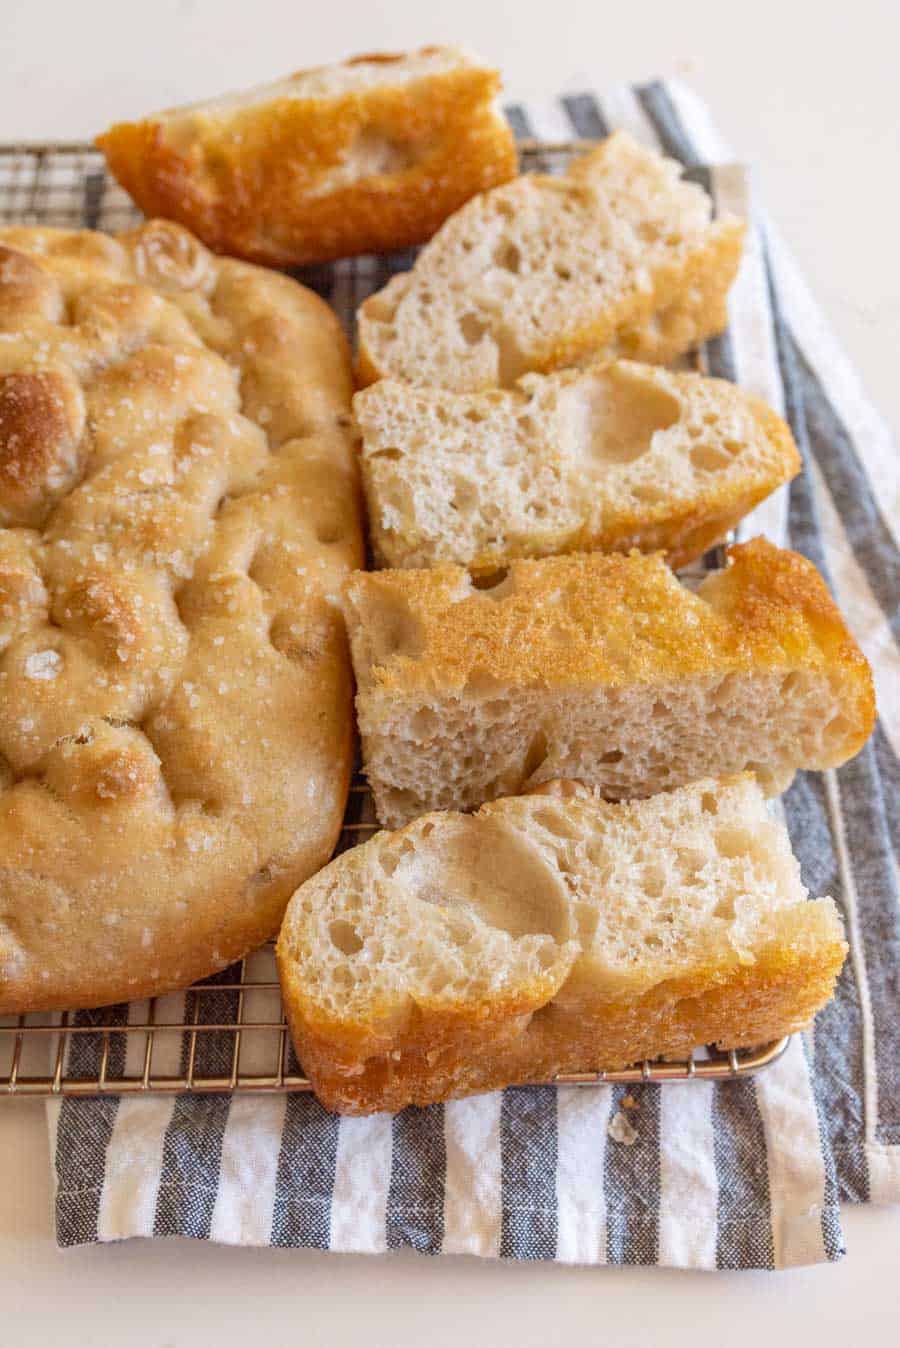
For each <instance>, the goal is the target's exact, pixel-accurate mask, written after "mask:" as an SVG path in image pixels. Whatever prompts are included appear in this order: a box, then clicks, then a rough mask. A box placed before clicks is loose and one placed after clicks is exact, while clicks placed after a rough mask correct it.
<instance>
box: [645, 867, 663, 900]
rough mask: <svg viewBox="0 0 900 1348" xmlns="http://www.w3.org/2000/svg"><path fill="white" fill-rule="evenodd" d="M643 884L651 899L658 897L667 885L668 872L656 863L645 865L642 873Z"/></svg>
mask: <svg viewBox="0 0 900 1348" xmlns="http://www.w3.org/2000/svg"><path fill="white" fill-rule="evenodd" d="M641 885H642V887H643V889H644V890H645V892H646V893H647V894H648V895H649V897H650V898H651V899H658V898H659V897H660V895H661V894H662V892H663V890H664V889H665V885H666V873H665V871H664V870H663V868H662V866H659V865H656V864H655V863H654V864H653V865H651V866H645V867H644V871H643V874H642V875H641Z"/></svg>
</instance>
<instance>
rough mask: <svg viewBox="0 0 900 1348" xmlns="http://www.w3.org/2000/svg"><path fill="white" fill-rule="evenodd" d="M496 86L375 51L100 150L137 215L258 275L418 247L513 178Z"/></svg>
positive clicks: (146, 127) (424, 60)
mask: <svg viewBox="0 0 900 1348" xmlns="http://www.w3.org/2000/svg"><path fill="white" fill-rule="evenodd" d="M499 84H500V80H499V76H498V74H497V71H496V70H491V69H488V68H486V67H484V66H483V65H481V64H480V63H479V62H478V61H476V60H475V59H473V58H472V57H470V56H468V55H467V54H466V53H465V52H462V51H460V50H458V49H457V48H455V47H423V48H422V49H421V50H420V51H416V52H410V53H407V54H403V55H390V54H386V53H373V54H369V55H365V56H357V57H355V58H354V59H353V60H351V61H344V62H342V63H340V64H335V65H330V66H320V67H318V68H316V69H312V70H300V71H298V72H297V73H296V74H295V75H291V76H289V77H288V78H287V79H285V80H281V81H279V82H278V83H275V84H268V85H262V86H261V87H259V88H257V89H251V90H248V91H247V92H245V93H240V94H228V95H225V96H224V97H222V98H216V99H212V100H210V101H209V102H207V103H196V104H192V105H190V106H187V107H180V108H171V109H169V110H167V111H166V112H161V113H159V114H157V115H156V116H151V117H146V118H143V119H142V120H140V121H137V122H119V123H117V124H116V125H115V126H113V127H111V128H110V129H109V131H107V132H105V133H104V134H103V135H102V136H98V137H97V144H98V146H99V147H100V149H101V150H102V151H103V153H104V154H105V155H106V160H107V163H108V164H109V167H110V170H111V171H112V173H113V174H114V175H115V177H116V178H117V179H118V180H119V182H120V183H121V184H122V186H123V187H124V188H125V190H126V191H127V192H128V193H129V194H130V195H131V196H132V197H133V198H134V200H135V201H136V202H137V204H138V206H140V208H141V210H142V211H144V213H145V214H146V215H163V216H167V217H168V218H170V219H172V220H178V221H179V222H180V223H181V224H183V225H187V226H188V228H190V229H192V230H193V231H194V233H195V234H197V235H198V237H199V238H201V239H203V241H204V242H205V243H206V244H207V245H208V246H209V247H210V248H213V249H215V251H216V252H219V253H233V254H235V255H236V256H239V257H244V258H248V259H250V260H251V261H253V262H264V263H266V264H267V265H269V266H275V267H290V266H297V265H299V264H301V263H308V262H325V261H328V260H329V259H331V258H337V257H347V256H350V255H352V254H354V253H365V252H385V251H388V250H390V249H394V248H406V247H409V246H411V245H413V244H418V243H423V242H424V241H425V240H426V239H428V238H430V237H431V235H432V234H433V233H434V232H435V230H436V229H437V228H438V226H439V225H441V224H442V223H443V221H444V220H446V218H447V216H448V215H451V214H452V213H453V211H455V210H457V208H458V207H460V206H462V205H463V203H464V202H466V201H468V199H469V198H470V197H471V196H473V195H474V193H476V192H482V191H484V190H485V189H486V188H489V187H493V186H495V184H497V183H502V182H506V180H507V179H508V178H511V177H513V175H514V174H515V172H516V168H517V158H516V149H515V142H514V140H513V134H512V131H511V130H510V127H509V125H508V123H507V122H506V120H505V118H504V117H503V114H502V113H501V111H500V109H499V107H498V106H497V103H496V95H497V91H498V88H499Z"/></svg>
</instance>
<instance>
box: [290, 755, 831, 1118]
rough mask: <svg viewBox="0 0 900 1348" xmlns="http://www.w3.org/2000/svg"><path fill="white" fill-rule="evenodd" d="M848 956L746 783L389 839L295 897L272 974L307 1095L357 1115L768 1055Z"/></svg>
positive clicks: (520, 811)
mask: <svg viewBox="0 0 900 1348" xmlns="http://www.w3.org/2000/svg"><path fill="white" fill-rule="evenodd" d="M846 951H847V946H846V943H845V941H844V935H843V928H842V924H841V920H840V917H839V915H838V913H837V909H836V908H835V906H834V904H833V902H832V901H831V900H830V899H820V900H814V901H807V900H806V896H805V890H804V888H803V886H802V884H801V882H800V878H799V867H798V865H797V862H796V860H795V858H794V857H793V856H792V854H791V851H790V844H789V841H788V839H787V834H786V830H785V829H784V826H783V824H782V823H781V822H780V821H777V820H775V819H773V818H772V817H771V816H770V815H769V814H768V812H767V810H766V807H765V803H764V800H763V798H762V794H761V792H760V790H759V787H758V786H757V785H756V783H754V782H753V781H752V779H750V778H749V777H748V776H743V777H739V778H735V779H731V780H729V781H724V782H714V781H705V782H699V783H695V784H693V785H692V786H689V787H685V788H681V789H680V790H678V791H674V792H671V793H666V794H663V795H660V796H656V797H653V798H651V799H649V800H645V801H640V802H631V803H627V804H620V805H611V804H609V803H607V802H605V801H603V800H601V799H600V797H599V795H598V794H597V793H596V792H595V791H592V790H591V789H589V788H585V787H581V786H575V785H574V784H572V783H564V784H563V789H562V790H560V791H557V790H551V791H550V792H543V793H541V794H535V795H532V796H529V797H520V798H509V799H505V800H502V801H497V802H494V803H493V804H492V805H488V806H485V807H483V808H482V809H481V810H479V811H478V813H477V814H475V815H469V816H461V815H456V814H433V815H430V816H427V817H426V818H424V819H420V820H417V821H416V822H415V823H414V824H411V825H408V826H407V827H406V828H404V829H402V830H400V831H399V832H397V833H394V834H387V833H384V834H379V835H378V836H377V837H376V838H374V839H372V840H371V841H370V842H368V843H366V844H364V845H363V846H362V847H359V848H356V849H353V850H352V851H350V852H347V853H344V854H343V855H342V856H341V857H340V858H338V859H337V860H336V861H335V862H333V863H332V864H331V865H330V866H329V867H327V868H326V869H325V871H323V872H321V873H320V874H319V875H318V876H316V877H314V878H313V879H312V880H310V881H308V882H307V883H306V884H305V885H304V886H302V887H301V889H300V890H298V892H297V894H296V895H295V896H294V899H293V900H292V902H291V904H290V906H289V909H288V914H287V916H286V919H285V923H284V925H283V927H282V932H281V936H280V938H279V942H278V948H277V957H278V966H279V973H280V976H281V980H282V991H283V996H284V1002H285V1006H286V1009H287V1015H288V1021H289V1025H290V1029H291V1033H292V1036H293V1039H294V1043H295V1045H296V1048H297V1052H298V1056H299V1058H300V1061H301V1062H302V1064H303V1066H304V1069H305V1071H306V1073H307V1075H308V1076H309V1078H310V1080H311V1081H312V1083H313V1087H314V1089H315V1091H316V1094H317V1095H318V1096H319V1098H320V1099H321V1100H322V1101H323V1103H325V1104H326V1105H327V1106H328V1107H329V1108H331V1109H335V1110H338V1111H339V1112H342V1113H369V1112H373V1111H376V1110H381V1109H389V1110H397V1109H401V1108H403V1107H405V1106H406V1105H408V1104H417V1105H426V1104H430V1103H432V1102H434V1101H436V1100H444V1099H449V1098H452V1097H455V1096H460V1095H466V1094H471V1093H473V1092H477V1091H483V1090H490V1089H496V1088H499V1087H503V1086H507V1085H513V1084H520V1083H524V1082H527V1081H534V1080H548V1079H552V1077H553V1076H555V1075H556V1074H558V1073H561V1072H572V1071H579V1072H581V1071H598V1070H603V1069H607V1070H611V1069H616V1068H621V1067H625V1066H629V1065H631V1064H633V1063H635V1062H640V1061H642V1060H643V1059H645V1058H650V1059H653V1058H656V1057H660V1056H663V1055H666V1056H673V1055H675V1056H686V1055H687V1054H689V1053H690V1052H691V1050H692V1049H694V1048H696V1047H697V1046H698V1045H701V1044H709V1043H716V1044H718V1045H719V1046H720V1047H722V1048H725V1049H730V1048H743V1047H751V1046H754V1045H757V1044H761V1043H766V1042H769V1041H771V1040H773V1039H777V1038H779V1037H781V1036H782V1035H784V1034H787V1033H791V1032H792V1031H794V1030H796V1029H799V1028H800V1027H801V1026H803V1025H805V1024H807V1023H808V1022H809V1021H810V1020H811V1018H812V1017H813V1015H814V1014H815V1013H816V1011H817V1010H818V1009H819V1008H820V1007H821V1006H822V1005H824V1003H825V1002H826V1001H827V1000H828V998H829V997H830V996H831V993H832V991H833V988H834V982H835V979H836V977H837V975H838V973H839V971H840V968H841V966H842V964H843V960H844V957H845V954H846Z"/></svg>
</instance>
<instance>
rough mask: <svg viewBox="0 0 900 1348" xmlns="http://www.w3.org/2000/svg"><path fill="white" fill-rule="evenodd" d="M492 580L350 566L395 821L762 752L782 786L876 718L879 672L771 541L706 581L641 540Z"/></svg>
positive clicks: (363, 663) (616, 785)
mask: <svg viewBox="0 0 900 1348" xmlns="http://www.w3.org/2000/svg"><path fill="white" fill-rule="evenodd" d="M479 584H480V585H481V586H482V588H479ZM491 585H492V588H484V582H483V581H482V582H478V581H477V580H476V581H475V582H474V583H473V581H472V579H471V577H470V576H469V575H468V573H467V572H466V571H464V570H463V569H462V568H461V567H456V566H441V567H436V568H434V569H433V570H427V571H426V570H423V571H378V572H370V573H365V572H356V573H355V574H354V575H353V576H351V578H350V580H349V581H348V582H347V586H346V591H345V595H346V598H345V606H344V610H345V615H346V618H347V622H348V626H349V631H350V640H351V649H352V654H353V666H354V672H355V674H356V683H357V699H356V706H357V714H358V719H359V727H360V732H361V735H362V746H363V759H364V763H365V770H366V774H367V776H368V778H369V782H370V784H371V787H372V791H373V793H374V797H375V805H376V809H377V813H378V818H379V820H380V821H381V823H382V824H384V825H385V826H386V827H390V828H394V827H397V826H398V825H400V824H404V823H406V822H407V821H409V820H410V819H414V818H415V817H416V816H417V815H420V814H424V813H425V812H426V811H428V810H434V809H462V810H465V809H470V808H472V807H473V806H476V805H480V804H482V802H484V801H486V800H492V799H496V798H497V797H498V796H505V795H511V794H515V793H518V792H520V791H522V790H523V789H525V788H527V787H529V786H533V785H535V784H537V783H539V782H544V781H549V780H551V779H552V778H554V777H573V778H578V779H580V780H582V781H586V782H588V783H591V784H592V785H597V786H599V787H600V788H601V790H602V792H603V794H604V795H606V796H608V797H610V798H613V799H620V798H623V797H630V796H648V795H652V794H653V793H654V792H656V791H661V790H666V789H668V788H671V787H673V786H680V785H682V784H683V783H685V782H690V781H696V780H697V779H698V778H700V777H705V776H708V775H713V776H722V775H727V774H729V773H732V772H740V771H743V770H744V769H752V770H753V771H754V772H755V773H756V774H757V776H758V777H759V779H760V781H761V782H762V783H763V785H764V787H765V789H766V790H767V791H769V792H776V791H779V790H783V789H784V787H785V786H786V785H787V784H788V782H789V781H790V779H791V777H792V776H793V774H794V772H795V770H796V769H797V768H827V767H834V766H836V765H837V764H839V763H843V762H844V761H845V759H847V758H850V757H851V756H852V755H853V754H855V753H856V752H857V751H858V750H859V749H860V748H861V747H862V745H863V744H864V742H865V740H866V739H867V737H868V735H869V733H870V731H871V729H872V723H873V719H874V696H873V691H872V676H871V671H870V669H869V666H868V664H867V662H866V660H865V657H864V656H863V655H862V653H861V652H860V650H859V648H858V647H857V645H856V643H855V641H854V640H853V638H852V636H851V635H850V633H849V632H848V630H847V628H846V627H845V625H844V622H843V620H842V618H841V615H840V613H839V612H838V610H837V608H836V607H835V605H834V603H833V601H832V599H831V596H830V595H829V593H828V590H827V588H826V586H825V583H824V581H823V580H822V578H821V576H820V575H819V573H818V572H817V571H816V569H815V567H814V566H813V565H812V563H810V562H808V561H806V559H805V558H803V557H800V556H798V555H797V554H796V553H793V552H788V551H783V550H781V549H779V548H776V547H774V546H773V545H772V544H771V543H768V542H766V541H765V540H764V539H754V540H753V541H752V542H750V543H745V544H741V545H738V546H735V547H733V548H730V549H729V552H728V566H727V567H726V568H725V569H724V570H722V571H717V572H714V573H712V574H711V575H709V576H708V577H707V578H706V579H705V580H704V581H703V583H702V584H701V585H700V588H699V590H698V591H697V593H693V592H692V591H691V590H690V589H688V588H687V587H686V586H685V585H683V584H681V583H680V582H679V581H678V580H677V579H676V577H675V576H674V575H673V574H672V572H671V571H670V570H669V568H668V567H667V566H666V564H665V562H664V561H663V559H662V557H661V556H659V555H658V554H656V555H653V556H649V557H648V556H644V555H642V554H640V553H637V552H632V553H630V554H629V555H628V556H621V555H618V554H609V555H605V554H602V553H591V554H588V555H573V556H569V557H548V558H543V559H541V560H540V561H517V562H513V563H512V565H511V566H510V568H509V571H508V573H507V574H506V576H505V578H503V579H501V580H497V579H496V578H491Z"/></svg>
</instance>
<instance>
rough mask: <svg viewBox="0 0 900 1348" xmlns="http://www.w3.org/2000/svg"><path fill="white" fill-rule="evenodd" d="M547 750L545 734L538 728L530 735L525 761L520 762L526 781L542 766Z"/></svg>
mask: <svg viewBox="0 0 900 1348" xmlns="http://www.w3.org/2000/svg"><path fill="white" fill-rule="evenodd" d="M547 752H548V745H547V736H546V734H545V733H544V731H543V730H539V731H538V732H537V733H536V734H535V735H533V736H532V737H531V743H530V744H529V746H528V752H527V753H526V755H525V762H524V763H523V764H522V776H523V778H524V780H525V781H526V782H527V781H528V780H529V779H530V778H531V777H533V776H534V774H535V773H536V772H537V770H538V768H541V767H543V765H544V763H545V762H546V760H547Z"/></svg>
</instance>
